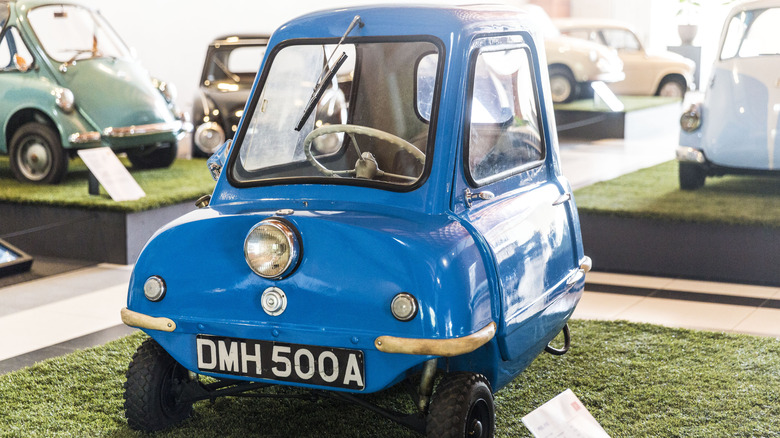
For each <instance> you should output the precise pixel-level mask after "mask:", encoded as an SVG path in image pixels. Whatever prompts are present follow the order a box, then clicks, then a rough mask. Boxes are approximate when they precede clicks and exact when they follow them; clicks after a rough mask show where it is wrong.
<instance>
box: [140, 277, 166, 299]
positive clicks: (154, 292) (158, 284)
mask: <svg viewBox="0 0 780 438" xmlns="http://www.w3.org/2000/svg"><path fill="white" fill-rule="evenodd" d="M144 295H145V296H146V298H147V299H148V300H149V301H160V300H161V299H163V297H165V280H163V279H162V278H161V277H158V276H156V275H152V276H151V277H149V278H147V279H146V282H145V283H144Z"/></svg>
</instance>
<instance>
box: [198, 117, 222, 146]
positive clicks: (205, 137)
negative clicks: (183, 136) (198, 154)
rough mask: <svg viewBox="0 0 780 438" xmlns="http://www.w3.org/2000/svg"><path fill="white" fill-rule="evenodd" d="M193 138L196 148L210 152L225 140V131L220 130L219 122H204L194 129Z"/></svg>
mask: <svg viewBox="0 0 780 438" xmlns="http://www.w3.org/2000/svg"><path fill="white" fill-rule="evenodd" d="M194 140H195V146H197V147H198V149H200V150H202V151H203V152H206V153H209V154H211V153H213V152H214V150H215V149H217V148H218V147H219V146H220V145H221V144H222V143H224V142H225V131H223V130H222V127H221V126H219V123H215V122H208V123H204V124H202V125H199V126H198V127H197V129H195V137H194Z"/></svg>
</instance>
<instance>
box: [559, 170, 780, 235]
mask: <svg viewBox="0 0 780 438" xmlns="http://www.w3.org/2000/svg"><path fill="white" fill-rule="evenodd" d="M574 196H575V199H576V201H577V207H578V209H579V211H580V213H587V214H597V215H610V216H617V217H626V218H649V219H660V220H669V221H675V222H696V223H711V224H727V225H751V226H761V227H769V228H780V178H773V177H767V176H736V175H729V176H723V177H713V178H707V182H706V183H705V185H704V187H702V188H701V189H698V190H693V191H686V190H680V185H679V182H678V176H677V162H675V161H669V162H666V163H662V164H659V165H657V166H653V167H650V168H647V169H642V170H639V171H637V172H633V173H630V174H627V175H623V176H621V177H618V178H615V179H612V180H609V181H603V182H599V183H596V184H593V185H591V186H588V187H584V188H581V189H579V190H577V191H575V193H574Z"/></svg>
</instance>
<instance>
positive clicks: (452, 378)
mask: <svg viewBox="0 0 780 438" xmlns="http://www.w3.org/2000/svg"><path fill="white" fill-rule="evenodd" d="M495 429H496V411H495V407H494V405H493V391H492V390H491V389H490V383H488V380H487V378H485V376H483V375H481V374H475V373H453V374H448V375H446V376H444V378H443V379H442V381H441V383H439V386H438V387H437V388H436V393H435V395H434V398H433V400H432V402H431V410H430V413H429V414H428V421H427V424H426V431H425V432H426V435H427V436H428V437H429V438H433V437H437V438H438V437H442V438H455V437H458V438H464V437H475V438H484V437H492V436H493V434H494V433H495Z"/></svg>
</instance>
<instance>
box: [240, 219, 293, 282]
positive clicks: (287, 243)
mask: <svg viewBox="0 0 780 438" xmlns="http://www.w3.org/2000/svg"><path fill="white" fill-rule="evenodd" d="M300 252H301V251H300V243H299V242H298V235H297V234H296V233H295V230H294V229H293V228H292V226H290V225H289V224H287V223H286V222H284V221H281V220H279V219H274V218H270V219H266V220H264V221H262V222H260V223H259V224H257V225H255V227H254V228H252V230H251V231H250V232H249V234H248V235H247V236H246V240H245V241H244V256H245V257H246V262H247V264H248V265H249V267H250V268H252V270H253V271H255V273H256V274H257V275H259V276H261V277H264V278H273V279H277V278H282V277H284V276H286V275H289V274H291V273H292V271H293V270H294V269H295V266H296V264H297V263H298V257H299V255H300Z"/></svg>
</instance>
